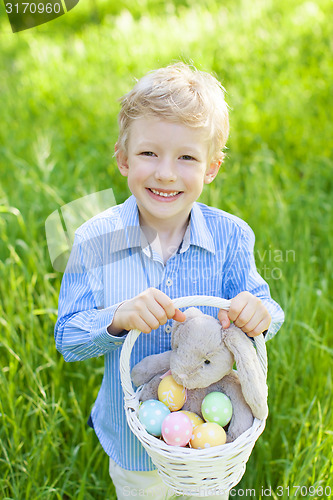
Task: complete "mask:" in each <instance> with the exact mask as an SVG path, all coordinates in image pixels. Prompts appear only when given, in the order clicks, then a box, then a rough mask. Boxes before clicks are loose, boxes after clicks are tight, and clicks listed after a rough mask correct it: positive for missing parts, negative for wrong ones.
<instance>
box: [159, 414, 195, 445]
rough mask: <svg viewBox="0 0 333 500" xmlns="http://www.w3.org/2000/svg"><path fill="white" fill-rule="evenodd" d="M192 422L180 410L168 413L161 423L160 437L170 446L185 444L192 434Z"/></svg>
mask: <svg viewBox="0 0 333 500" xmlns="http://www.w3.org/2000/svg"><path fill="white" fill-rule="evenodd" d="M192 429H193V424H192V422H191V420H190V419H189V417H188V416H187V415H184V413H181V412H180V411H175V412H173V413H169V415H167V416H166V417H165V419H164V420H163V423H162V437H163V439H164V441H165V442H166V443H167V444H170V445H171V446H186V445H187V444H188V442H189V441H190V439H191V436H192Z"/></svg>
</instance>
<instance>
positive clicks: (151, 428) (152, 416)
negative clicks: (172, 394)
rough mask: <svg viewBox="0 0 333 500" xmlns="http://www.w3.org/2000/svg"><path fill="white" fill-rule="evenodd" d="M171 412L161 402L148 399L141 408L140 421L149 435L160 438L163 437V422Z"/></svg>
mask: <svg viewBox="0 0 333 500" xmlns="http://www.w3.org/2000/svg"><path fill="white" fill-rule="evenodd" d="M169 413H170V410H169V409H168V408H167V407H166V406H165V404H164V403H161V401H157V400H156V399H148V400H147V401H144V402H143V403H142V404H141V405H140V408H139V415H138V416H139V420H140V422H141V423H142V425H143V426H144V428H145V429H146V431H147V432H149V434H152V435H153V436H156V437H160V436H161V435H162V422H163V420H164V419H165V417H166V416H167V415H169Z"/></svg>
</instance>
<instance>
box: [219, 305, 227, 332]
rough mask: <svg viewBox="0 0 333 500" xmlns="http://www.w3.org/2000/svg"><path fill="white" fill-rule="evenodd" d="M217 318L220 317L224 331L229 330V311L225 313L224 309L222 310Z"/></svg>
mask: <svg viewBox="0 0 333 500" xmlns="http://www.w3.org/2000/svg"><path fill="white" fill-rule="evenodd" d="M217 317H218V319H219V322H220V323H221V325H222V327H223V328H224V329H226V328H229V326H230V319H229V316H228V311H225V310H224V309H220V310H219V313H218V315H217Z"/></svg>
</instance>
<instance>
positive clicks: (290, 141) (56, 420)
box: [0, 0, 333, 500]
mask: <svg viewBox="0 0 333 500" xmlns="http://www.w3.org/2000/svg"><path fill="white" fill-rule="evenodd" d="M83 3H84V2H80V4H79V5H78V6H77V7H75V9H73V11H71V13H69V14H67V15H66V16H63V17H61V18H59V19H57V20H54V21H52V22H51V23H49V24H46V25H43V26H40V27H39V28H36V29H33V30H30V31H29V30H28V31H26V32H22V33H19V34H15V35H14V34H11V33H10V31H9V30H8V21H7V20H6V18H5V16H4V15H2V16H1V18H0V28H1V30H2V36H1V43H2V48H1V55H0V85H1V97H2V99H1V101H2V102H1V118H2V120H1V122H2V127H1V130H0V176H1V177H0V179H1V180H0V241H1V243H0V297H1V302H0V331H1V336H0V365H1V367H2V369H1V372H0V387H1V389H0V390H1V400H0V447H1V451H0V498H1V499H4V500H5V499H14V500H25V499H29V500H30V499H33V500H37V499H38V500H50V499H52V500H53V499H57V500H58V499H61V500H67V499H75V500H76V499H82V500H90V499H94V500H99V499H105V498H107V499H109V500H111V499H112V498H115V495H114V489H113V486H112V484H111V481H110V480H109V476H108V464H107V459H106V457H105V455H104V452H103V451H102V449H101V447H100V445H99V443H98V441H97V438H96V437H95V435H94V433H93V431H92V430H91V429H89V428H87V426H86V420H87V417H88V415H89V412H90V409H91V406H92V404H93V402H94V400H95V397H96V395H97V392H98V388H99V385H100V383H101V379H102V374H103V360H102V359H93V360H88V361H85V362H82V363H73V364H67V363H65V362H64V361H63V359H62V357H61V355H60V354H59V353H57V352H56V350H55V347H54V339H53V327H54V323H55V320H56V309H57V297H58V293H59V287H60V282H61V274H60V273H58V272H56V271H54V270H53V269H52V266H51V263H50V260H49V256H48V251H47V245H46V238H45V231H44V224H45V219H46V218H47V216H48V215H49V214H50V213H51V212H52V211H54V210H55V209H57V208H58V207H59V206H61V205H63V204H65V203H68V202H70V201H72V200H74V199H76V198H79V197H81V196H83V195H85V194H89V193H93V192H96V191H100V190H102V189H106V188H110V187H111V188H112V189H113V191H114V193H115V196H116V200H117V202H118V203H120V202H122V201H123V200H124V199H125V198H126V197H127V196H128V189H127V186H126V183H125V179H123V178H122V177H121V176H120V175H119V174H117V169H116V164H115V161H114V158H113V147H114V142H115V140H116V137H117V111H118V103H117V98H119V97H120V96H121V95H122V94H123V93H125V92H126V91H127V90H129V89H130V87H131V86H132V85H133V82H134V78H135V77H140V76H142V75H143V74H144V73H145V72H146V71H148V70H150V69H153V68H156V67H158V66H161V65H164V64H167V63H169V62H171V61H173V60H178V59H183V60H186V61H193V62H194V64H195V65H196V66H198V67H199V68H201V69H204V70H207V71H213V72H215V74H216V75H217V76H218V77H219V79H220V80H221V81H222V83H223V85H224V86H225V87H226V89H227V91H228V97H227V100H228V103H229V105H230V107H231V112H230V114H231V133H230V140H229V142H228V157H227V159H226V161H225V164H224V166H223V169H222V171H221V173H220V174H219V176H218V178H217V179H216V181H214V184H213V185H211V186H210V187H209V188H208V189H206V190H205V191H204V193H203V195H202V197H201V201H203V202H205V203H209V204H212V205H215V206H217V207H220V208H223V209H225V210H227V211H230V212H232V213H235V214H236V215H238V216H240V217H242V218H243V219H245V220H246V221H247V222H248V223H249V224H250V225H251V226H252V228H253V230H254V232H255V234H256V247H255V255H256V261H257V266H258V269H259V271H261V273H262V275H263V276H264V277H265V278H266V280H267V281H268V283H269V285H270V287H271V291H272V295H273V297H274V298H275V299H276V300H277V301H278V302H279V303H280V304H281V305H282V307H283V308H284V310H285V313H286V321H285V324H284V326H283V328H282V329H281V331H280V332H279V334H278V336H277V337H276V338H275V339H274V340H273V341H271V342H269V344H268V346H267V347H268V356H269V375H268V382H269V406H270V416H269V419H268V421H267V426H266V430H265V432H264V434H263V435H262V437H261V438H260V439H259V441H258V443H257V444H256V446H255V449H254V451H253V453H252V455H251V458H250V460H249V462H248V465H247V471H246V474H245V476H244V478H243V479H242V481H241V483H240V484H239V488H240V490H239V494H238V497H239V498H241V496H242V492H244V491H246V490H247V489H250V488H254V489H255V490H256V498H258V499H260V498H268V495H267V494H266V495H262V494H261V490H262V488H264V489H268V488H269V487H271V489H272V495H271V496H270V498H274V499H277V498H286V499H287V498H289V497H290V496H292V494H293V493H294V491H295V490H293V486H304V487H307V488H309V487H310V486H311V485H314V486H315V487H316V488H317V487H319V486H323V487H325V486H330V487H331V488H332V489H333V484H332V479H331V478H332V476H333V464H332V451H333V449H332V448H333V446H332V445H333V439H332V421H333V417H332V369H331V367H332V354H333V348H332V337H333V336H332V333H331V325H332V319H333V312H332V301H331V298H332V296H333V293H332V292H333V290H332V277H333V272H332V246H333V236H332V231H331V228H332V227H333V221H332V210H331V206H332V178H333V161H332V158H331V143H332V139H331V138H332V136H333V125H332V120H329V110H331V109H332V107H333V92H332V84H331V82H332V81H333V62H332V57H331V53H332V38H331V23H330V19H332V15H333V5H332V2H330V1H329V0H317V1H316V2H304V1H298V0H295V1H294V2H289V1H286V0H281V1H280V2H273V1H267V0H265V1H264V0H254V1H253V2H245V1H244V0H243V1H241V0H237V1H236V2H235V1H231V0H227V1H225V2H219V1H217V0H201V1H199V2H195V6H192V4H194V2H188V1H187V0H183V1H178V2H177V1H176V0H175V1H173V2H172V1H167V2H162V1H160V0H141V1H137V2H133V1H132V2H130V1H129V0H127V1H123V2H118V3H117V6H111V5H110V2H107V1H106V0H101V1H100V2H98V3H95V2H89V3H84V5H83ZM81 4H82V5H81ZM0 13H1V14H4V10H3V4H1V5H0ZM278 486H283V487H285V488H286V487H288V486H289V488H290V496H288V493H287V490H286V489H285V490H284V492H283V494H282V496H281V495H280V496H279V493H280V491H281V490H279V489H278ZM304 491H305V490H304V489H303V493H304ZM319 492H320V490H319ZM305 493H306V492H305ZM300 496H301V495H300V493H299V494H298V497H300ZM243 497H244V495H243ZM305 497H306V498H326V497H325V495H324V494H323V495H320V494H316V495H314V496H311V495H310V493H308V494H307V495H305ZM234 498H237V497H234ZM252 498H253V496H252ZM303 498H304V496H303Z"/></svg>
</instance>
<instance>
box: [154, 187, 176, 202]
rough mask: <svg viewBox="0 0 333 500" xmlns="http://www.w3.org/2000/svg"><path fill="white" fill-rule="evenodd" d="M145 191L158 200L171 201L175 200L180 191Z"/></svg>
mask: <svg viewBox="0 0 333 500" xmlns="http://www.w3.org/2000/svg"><path fill="white" fill-rule="evenodd" d="M147 190H148V191H149V192H150V193H151V194H152V195H153V196H154V197H158V198H163V199H165V200H172V199H175V198H177V197H178V196H179V195H180V194H181V193H182V191H168V190H164V189H163V190H161V189H154V188H147Z"/></svg>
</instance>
